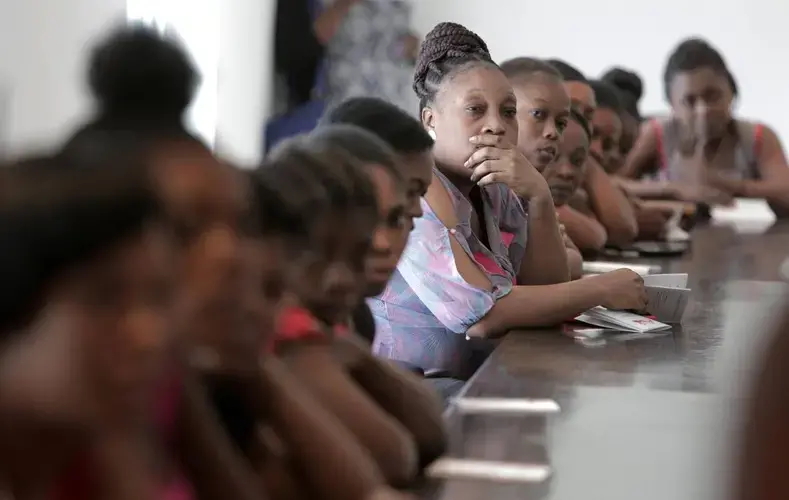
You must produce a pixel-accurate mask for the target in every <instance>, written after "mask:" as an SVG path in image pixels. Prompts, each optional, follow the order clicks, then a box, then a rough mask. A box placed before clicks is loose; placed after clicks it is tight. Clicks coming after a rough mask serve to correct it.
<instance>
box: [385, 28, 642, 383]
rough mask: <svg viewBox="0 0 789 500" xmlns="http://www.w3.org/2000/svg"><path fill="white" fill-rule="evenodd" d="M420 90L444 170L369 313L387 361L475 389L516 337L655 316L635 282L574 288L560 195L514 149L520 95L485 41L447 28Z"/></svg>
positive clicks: (429, 49)
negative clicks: (499, 345)
mask: <svg viewBox="0 0 789 500" xmlns="http://www.w3.org/2000/svg"><path fill="white" fill-rule="evenodd" d="M414 89H415V91H416V93H417V96H418V97H419V98H420V101H421V103H420V107H421V110H422V112H421V118H422V124H423V125H424V126H425V127H426V128H427V129H428V131H429V132H430V133H431V135H433V137H434V139H435V141H436V142H435V146H434V149H433V153H434V159H435V163H436V169H435V170H434V171H433V174H434V175H433V181H432V182H431V185H430V186H429V188H428V191H427V194H426V195H425V197H424V198H423V200H422V209H423V211H424V216H423V217H422V218H420V219H416V220H415V221H414V223H415V227H414V230H413V232H412V233H411V237H410V240H409V243H408V246H407V248H406V250H405V253H404V254H403V257H402V259H401V260H400V262H399V264H398V266H397V272H396V273H395V275H394V276H393V277H392V280H391V281H390V282H389V284H388V286H387V288H386V290H384V292H383V293H382V294H381V295H380V296H379V297H378V298H376V299H373V300H371V301H370V307H371V309H372V312H373V315H374V316H375V318H376V322H377V324H378V327H379V329H378V332H377V335H376V342H375V349H376V352H377V353H378V354H380V355H383V356H387V357H390V358H395V359H399V360H401V361H406V362H409V363H411V364H415V365H418V366H420V367H422V368H423V369H425V370H433V369H441V370H445V371H448V372H450V373H451V374H452V375H453V376H455V377H457V378H467V377H468V376H470V375H471V374H472V373H473V372H474V371H475V370H476V368H477V367H478V366H479V365H480V363H481V362H482V360H483V359H484V358H485V357H486V356H487V354H489V353H490V351H491V349H492V345H493V342H491V341H490V339H492V338H495V337H497V336H500V335H502V334H504V333H506V332H507V331H508V330H510V329H514V328H519V327H537V326H547V325H555V324H558V323H561V322H562V321H565V320H567V319H570V318H572V317H574V316H575V315H577V314H578V313H580V312H582V311H584V310H586V309H589V308H591V307H594V306H597V305H606V306H609V307H613V308H617V309H641V308H643V307H644V305H645V301H646V296H645V292H644V289H643V282H642V281H641V279H640V278H639V277H638V276H637V275H636V274H635V273H633V272H631V271H628V270H624V271H616V272H614V273H610V274H608V275H602V276H598V277H594V278H590V279H584V280H579V281H576V282H568V280H569V270H568V265H567V259H566V254H565V251H564V242H563V239H562V236H561V234H560V231H559V227H558V223H557V221H556V213H555V209H554V205H553V199H552V197H551V194H550V189H549V188H548V185H547V183H546V181H545V179H544V178H543V177H542V175H541V174H540V173H539V172H538V171H537V170H536V169H535V168H534V167H533V166H532V165H531V164H530V163H529V161H528V160H527V159H526V158H525V156H524V155H523V154H521V153H520V152H519V151H518V150H517V148H516V147H515V144H516V142H517V139H518V122H517V120H516V107H517V103H516V99H515V95H514V93H513V90H512V87H511V86H510V83H509V81H508V79H507V77H506V75H504V73H503V72H502V71H501V69H500V68H499V67H498V66H497V65H496V64H495V63H493V61H492V59H491V57H490V54H489V52H488V49H487V46H486V45H485V42H484V41H482V39H480V38H479V36H477V35H476V34H474V33H472V32H470V31H469V30H467V29H466V28H464V27H463V26H460V25H458V24H454V23H441V24H439V25H438V26H436V27H435V28H434V29H433V30H432V31H431V32H430V33H429V34H428V35H427V37H426V39H425V41H424V43H423V45H422V48H421V51H420V54H419V58H418V60H417V67H416V71H415V75H414ZM558 133H560V132H558ZM554 154H556V151H554ZM469 339H470V340H469Z"/></svg>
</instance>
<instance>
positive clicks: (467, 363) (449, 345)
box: [368, 170, 527, 378]
mask: <svg viewBox="0 0 789 500" xmlns="http://www.w3.org/2000/svg"><path fill="white" fill-rule="evenodd" d="M434 175H436V176H437V177H438V178H439V179H440V180H441V182H442V183H443V184H444V186H445V187H446V188H447V191H448V193H449V195H450V198H451V199H452V202H453V204H454V207H455V212H456V213H457V216H458V221H459V224H458V225H457V227H455V228H452V229H448V228H447V227H446V226H444V224H443V223H442V222H441V221H440V220H439V219H438V217H437V216H436V214H435V212H433V210H432V209H431V208H430V205H428V204H427V202H426V201H425V200H424V199H423V200H422V208H423V210H424V216H423V217H422V218H421V219H418V220H416V221H415V228H414V230H413V231H412V232H411V236H410V238H409V241H408V246H407V247H406V250H405V252H404V253H403V257H402V258H401V259H400V263H399V264H398V266H397V271H396V272H395V274H394V276H393V277H392V279H391V280H390V282H389V284H388V285H387V287H386V290H384V292H383V293H382V294H381V295H380V296H378V297H376V298H373V299H369V300H368V304H369V306H370V309H371V311H372V313H373V316H374V317H375V321H376V338H375V343H374V349H375V352H376V354H378V355H380V356H384V357H388V358H392V359H398V360H402V361H406V362H408V363H411V364H414V365H417V366H420V367H421V368H423V369H426V370H430V369H441V370H448V371H450V372H451V373H452V374H453V375H454V376H456V377H459V378H466V377H468V376H470V375H471V374H472V373H473V372H474V371H475V370H476V369H477V368H478V367H479V364H481V362H482V360H484V358H485V357H487V355H488V354H489V353H490V351H491V350H492V342H488V341H480V340H467V339H466V335H465V333H466V330H468V328H469V327H470V326H472V325H474V324H475V323H476V322H478V321H479V320H480V319H482V317H484V316H485V314H487V313H488V311H489V310H490V309H491V308H492V307H493V304H494V303H495V301H496V300H498V299H500V298H501V297H503V296H505V295H507V294H508V293H509V292H510V291H511V290H512V286H513V285H512V283H513V280H514V278H515V276H516V274H517V271H518V269H519V267H520V264H521V261H522V260H523V255H524V253H525V251H526V235H527V231H526V214H525V212H524V209H523V206H522V205H521V202H520V200H519V199H518V198H517V196H515V194H514V193H513V192H512V191H511V190H510V189H509V188H507V187H506V186H505V185H503V184H495V185H491V186H487V187H485V188H483V190H482V194H483V196H482V201H483V205H484V212H485V213H484V214H478V215H479V218H480V222H481V223H482V224H483V227H484V228H485V230H486V231H487V235H488V241H489V243H490V246H491V248H490V249H488V248H486V247H485V246H484V245H483V244H482V242H481V241H480V240H479V238H477V237H476V235H474V233H473V232H472V230H471V215H472V207H471V204H470V203H469V201H468V200H467V199H466V198H465V197H464V196H463V195H462V194H461V193H460V191H458V190H457V188H455V186H454V185H452V183H451V182H450V181H449V180H448V179H447V178H446V177H444V176H443V175H442V174H441V173H440V172H438V171H437V170H434ZM502 231H504V232H507V233H511V234H512V235H513V237H512V241H511V243H510V244H509V246H508V245H507V244H506V243H505V242H504V240H503V239H502V236H501V232H502ZM450 232H453V233H454V235H455V237H456V239H457V240H458V242H459V243H460V244H461V246H462V247H463V249H464V250H465V251H466V253H467V254H468V255H470V256H473V255H474V254H475V253H482V254H484V255H486V256H487V257H489V258H491V259H492V260H494V261H495V262H496V263H497V264H498V265H499V266H500V267H501V270H502V274H498V273H491V272H488V271H485V272H486V274H487V276H488V278H489V279H490V281H491V283H492V285H493V287H492V291H490V292H488V291H487V290H481V289H479V288H476V287H474V286H472V285H470V284H468V283H466V281H465V280H464V279H463V278H462V277H461V276H460V273H459V272H458V271H457V267H456V266H455V260H454V257H453V255H452V248H451V246H450V239H449V238H450ZM483 270H484V269H483Z"/></svg>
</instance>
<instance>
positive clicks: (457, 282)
mask: <svg viewBox="0 0 789 500" xmlns="http://www.w3.org/2000/svg"><path fill="white" fill-rule="evenodd" d="M422 208H423V209H424V212H425V215H424V216H423V217H422V218H420V219H417V220H416V221H415V227H414V230H413V232H412V233H411V238H410V240H409V243H408V247H407V248H406V251H405V253H404V254H403V257H402V258H401V260H400V263H399V265H398V266H397V270H398V271H399V273H400V275H401V276H402V278H403V281H404V283H405V284H406V285H407V286H408V288H409V289H410V290H411V291H412V292H413V293H414V294H415V295H416V296H417V297H418V298H419V300H420V301H421V302H422V303H423V304H424V305H425V306H426V307H427V309H429V310H430V312H431V313H432V315H433V316H434V317H435V318H436V319H437V320H438V321H439V322H440V323H441V324H442V325H444V327H446V328H447V329H448V330H450V331H452V332H454V333H461V334H462V333H465V332H466V330H468V328H469V327H471V326H472V325H474V324H475V323H477V322H478V321H479V320H480V319H482V317H483V316H485V314H487V313H488V311H489V310H490V309H491V308H492V307H493V304H494V303H495V302H496V299H498V298H499V297H501V296H503V295H506V294H507V293H509V291H510V288H509V287H506V286H503V287H502V286H494V288H493V290H492V291H491V292H488V291H486V290H482V289H480V288H476V287H474V286H472V285H470V284H468V283H466V281H465V280H464V279H463V277H462V276H461V275H460V273H459V272H458V270H457V267H456V266H455V259H454V257H453V254H452V248H451V246H450V240H449V238H450V231H454V230H450V229H447V228H446V227H445V226H444V224H443V223H442V222H441V221H440V220H439V219H438V217H436V215H435V214H434V213H433V212H432V210H431V209H430V206H429V205H428V204H427V202H425V201H424V200H422ZM454 235H455V237H456V238H457V239H458V241H459V242H460V243H461V245H462V246H463V247H464V249H465V250H466V251H467V252H468V251H469V250H468V245H467V243H466V242H465V240H464V238H463V237H462V235H461V234H460V233H458V232H455V233H454ZM469 253H470V252H469ZM400 292H401V291H400V290H393V289H388V290H387V291H386V292H385V293H386V294H395V295H396V294H398V293H400ZM382 298H383V300H386V297H382Z"/></svg>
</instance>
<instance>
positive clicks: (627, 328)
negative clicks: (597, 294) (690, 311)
mask: <svg viewBox="0 0 789 500" xmlns="http://www.w3.org/2000/svg"><path fill="white" fill-rule="evenodd" d="M575 320H576V321H581V322H583V323H587V324H589V325H594V326H599V327H600V328H607V329H609V330H619V331H624V332H636V333H647V332H659V331H663V330H668V329H670V328H671V326H669V325H667V324H665V323H661V322H659V321H655V320H654V319H651V318H647V317H645V316H641V315H639V314H634V313H630V312H625V311H612V310H610V309H606V308H605V307H601V306H598V307H594V308H592V309H589V310H588V311H586V312H585V313H583V314H580V315H578V316H577V317H576V318H575Z"/></svg>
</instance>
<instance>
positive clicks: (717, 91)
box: [663, 38, 737, 138]
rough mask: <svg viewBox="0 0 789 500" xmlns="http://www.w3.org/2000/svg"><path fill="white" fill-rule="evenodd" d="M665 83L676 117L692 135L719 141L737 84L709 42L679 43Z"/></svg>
mask: <svg viewBox="0 0 789 500" xmlns="http://www.w3.org/2000/svg"><path fill="white" fill-rule="evenodd" d="M663 84H664V86H665V92H666V98H667V99H668V101H669V103H670V104H671V109H672V111H673V112H674V116H675V117H676V118H677V119H678V120H679V121H680V122H681V123H682V124H683V125H684V126H685V127H686V128H687V130H689V131H690V132H691V133H692V134H694V135H696V136H699V137H703V138H718V137H721V136H722V135H723V134H724V133H725V132H726V129H727V127H728V126H729V124H730V122H731V120H732V109H731V108H732V103H733V102H734V98H735V97H736V96H737V82H736V81H735V80H734V76H733V75H732V73H731V72H730V71H729V68H728V67H727V66H726V62H725V61H724V60H723V56H721V54H720V53H719V52H718V51H717V50H716V49H715V48H714V47H712V46H711V45H710V44H709V43H707V42H706V41H704V40H701V39H699V38H689V39H687V40H685V41H683V42H682V43H680V44H679V45H678V46H677V47H676V48H675V49H674V51H673V52H672V53H671V55H670V56H669V58H668V61H667V62H666V68H665V70H664V73H663Z"/></svg>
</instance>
